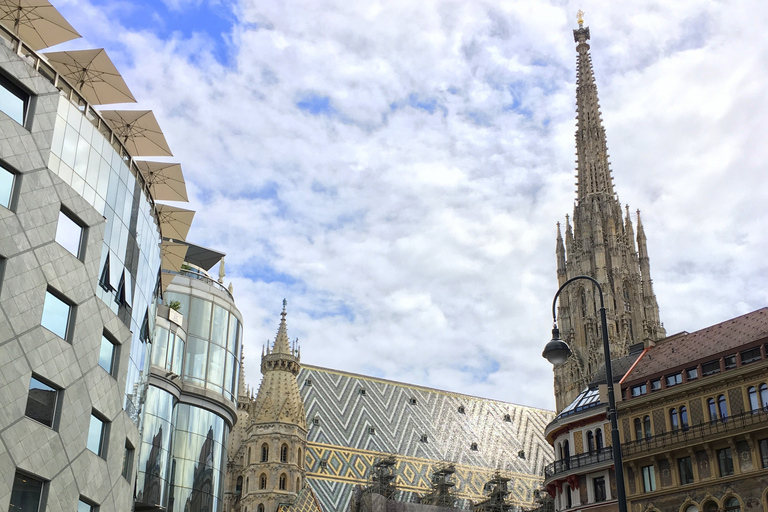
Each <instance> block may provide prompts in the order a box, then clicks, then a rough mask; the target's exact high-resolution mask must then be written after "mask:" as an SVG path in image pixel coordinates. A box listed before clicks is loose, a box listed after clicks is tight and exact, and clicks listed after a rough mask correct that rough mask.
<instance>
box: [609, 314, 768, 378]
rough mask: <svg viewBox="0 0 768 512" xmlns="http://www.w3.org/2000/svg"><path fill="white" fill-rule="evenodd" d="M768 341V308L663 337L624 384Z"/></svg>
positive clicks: (637, 365) (638, 363)
mask: <svg viewBox="0 0 768 512" xmlns="http://www.w3.org/2000/svg"><path fill="white" fill-rule="evenodd" d="M765 338H768V308H762V309H758V310H757V311H753V312H752V313H747V314H746V315H742V316H737V317H736V318H732V319H730V320H726V321H725V322H722V323H719V324H715V325H713V326H711V327H707V328H705V329H701V330H700V331H696V332H692V333H686V332H683V333H680V334H676V335H674V336H670V337H669V338H665V339H663V340H661V341H659V342H657V345H656V346H655V347H651V348H650V349H649V350H648V351H647V352H646V353H645V354H644V355H643V356H642V357H641V358H640V359H639V360H638V361H637V364H636V365H635V367H634V369H633V370H632V371H631V372H630V373H629V374H628V375H627V376H626V378H625V379H624V383H625V384H626V383H632V382H635V381H638V380H644V379H645V378H646V377H649V376H651V375H655V374H659V373H663V372H665V371H669V370H672V369H675V368H678V367H682V366H686V365H690V364H691V363H694V362H696V361H699V360H701V359H705V358H709V357H712V356H715V355H717V354H722V353H725V352H729V351H731V352H732V351H735V350H736V349H738V348H740V347H742V346H744V345H747V344H749V343H751V342H755V341H759V340H763V339H765Z"/></svg>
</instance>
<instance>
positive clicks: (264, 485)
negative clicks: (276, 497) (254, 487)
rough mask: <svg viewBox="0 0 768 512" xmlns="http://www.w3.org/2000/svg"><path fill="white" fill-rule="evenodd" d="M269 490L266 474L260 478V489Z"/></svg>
mask: <svg viewBox="0 0 768 512" xmlns="http://www.w3.org/2000/svg"><path fill="white" fill-rule="evenodd" d="M266 488H267V475H266V473H262V474H261V476H260V477H259V489H266Z"/></svg>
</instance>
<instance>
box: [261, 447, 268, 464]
mask: <svg viewBox="0 0 768 512" xmlns="http://www.w3.org/2000/svg"><path fill="white" fill-rule="evenodd" d="M267 461H269V445H268V444H267V443H264V444H263V445H261V462H267Z"/></svg>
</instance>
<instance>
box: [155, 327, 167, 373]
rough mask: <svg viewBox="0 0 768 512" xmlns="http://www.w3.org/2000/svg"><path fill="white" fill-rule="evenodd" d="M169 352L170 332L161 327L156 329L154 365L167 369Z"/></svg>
mask: <svg viewBox="0 0 768 512" xmlns="http://www.w3.org/2000/svg"><path fill="white" fill-rule="evenodd" d="M167 352H168V330H167V329H164V328H162V327H160V326H157V327H156V328H155V336H154V338H152V364H153V365H155V366H160V367H165V360H166V357H167Z"/></svg>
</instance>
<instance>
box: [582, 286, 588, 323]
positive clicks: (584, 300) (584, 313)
mask: <svg viewBox="0 0 768 512" xmlns="http://www.w3.org/2000/svg"><path fill="white" fill-rule="evenodd" d="M581 316H582V318H586V317H587V293H586V292H585V291H584V288H582V289H581Z"/></svg>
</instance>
